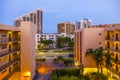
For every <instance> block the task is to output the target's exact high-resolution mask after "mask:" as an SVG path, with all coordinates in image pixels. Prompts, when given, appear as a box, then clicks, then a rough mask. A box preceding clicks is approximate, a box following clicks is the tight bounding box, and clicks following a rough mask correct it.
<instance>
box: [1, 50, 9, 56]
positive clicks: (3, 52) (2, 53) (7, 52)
mask: <svg viewBox="0 0 120 80" xmlns="http://www.w3.org/2000/svg"><path fill="white" fill-rule="evenodd" d="M8 54H9V51H8V50H6V51H2V52H0V57H2V56H5V55H8Z"/></svg>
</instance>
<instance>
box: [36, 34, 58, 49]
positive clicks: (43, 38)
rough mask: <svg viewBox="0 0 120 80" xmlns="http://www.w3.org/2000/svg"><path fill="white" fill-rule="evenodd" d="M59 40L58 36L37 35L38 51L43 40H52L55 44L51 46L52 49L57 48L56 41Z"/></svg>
mask: <svg viewBox="0 0 120 80" xmlns="http://www.w3.org/2000/svg"><path fill="white" fill-rule="evenodd" d="M57 38H58V34H47V33H44V34H36V38H35V41H36V49H37V48H38V45H40V41H41V39H42V40H52V41H53V44H51V45H50V47H51V48H56V40H57Z"/></svg>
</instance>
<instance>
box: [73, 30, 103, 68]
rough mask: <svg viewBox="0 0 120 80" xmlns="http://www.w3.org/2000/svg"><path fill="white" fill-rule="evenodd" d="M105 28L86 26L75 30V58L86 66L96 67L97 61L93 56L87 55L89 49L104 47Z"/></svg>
mask: <svg viewBox="0 0 120 80" xmlns="http://www.w3.org/2000/svg"><path fill="white" fill-rule="evenodd" d="M104 30H105V29H104V28H84V29H80V30H76V31H75V51H74V53H75V59H77V62H78V63H79V64H83V65H84V67H87V68H94V67H96V63H95V61H94V60H93V58H92V57H91V56H87V57H86V56H85V54H86V51H87V49H90V48H92V49H96V48H98V47H104V42H105V35H104Z"/></svg>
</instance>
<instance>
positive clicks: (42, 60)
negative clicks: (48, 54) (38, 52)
mask: <svg viewBox="0 0 120 80" xmlns="http://www.w3.org/2000/svg"><path fill="white" fill-rule="evenodd" d="M44 61H45V58H36V62H44Z"/></svg>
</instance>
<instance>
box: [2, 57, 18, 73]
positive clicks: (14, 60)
mask: <svg viewBox="0 0 120 80" xmlns="http://www.w3.org/2000/svg"><path fill="white" fill-rule="evenodd" d="M16 61H20V58H19V57H17V58H14V59H13V60H12V61H9V62H8V63H7V64H5V65H3V66H1V67H0V71H2V70H4V69H5V68H7V67H8V66H10V65H11V64H13V63H14V62H16Z"/></svg>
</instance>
